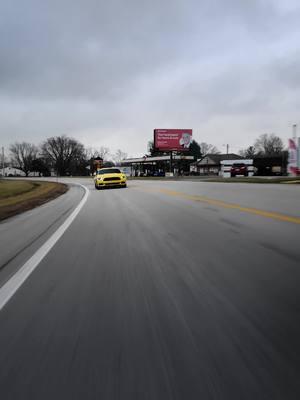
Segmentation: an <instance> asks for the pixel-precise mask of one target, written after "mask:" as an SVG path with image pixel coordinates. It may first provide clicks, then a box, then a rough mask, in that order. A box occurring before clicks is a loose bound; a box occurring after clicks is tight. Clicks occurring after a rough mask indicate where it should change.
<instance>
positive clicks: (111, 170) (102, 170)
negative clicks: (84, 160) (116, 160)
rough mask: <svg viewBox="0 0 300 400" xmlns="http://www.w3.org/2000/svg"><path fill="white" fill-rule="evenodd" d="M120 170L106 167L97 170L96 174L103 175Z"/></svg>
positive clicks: (117, 172)
mask: <svg viewBox="0 0 300 400" xmlns="http://www.w3.org/2000/svg"><path fill="white" fill-rule="evenodd" d="M120 173H121V171H120V170H119V169H118V168H108V169H99V170H98V171H97V174H98V175H103V174H120Z"/></svg>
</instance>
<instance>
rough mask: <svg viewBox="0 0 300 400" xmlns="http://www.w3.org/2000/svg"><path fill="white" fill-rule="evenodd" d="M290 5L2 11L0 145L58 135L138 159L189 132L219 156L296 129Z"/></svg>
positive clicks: (137, 1) (299, 105) (35, 6)
mask: <svg viewBox="0 0 300 400" xmlns="http://www.w3.org/2000/svg"><path fill="white" fill-rule="evenodd" d="M299 4H300V2H299V0H285V1H283V0H270V1H268V0H264V1H263V0H207V1H201V0H147V1H146V0H110V1H102V0H26V1H25V0H19V1H16V0H2V1H1V2H0V138H1V143H0V145H2V146H3V145H4V146H6V148H7V147H8V145H9V144H10V143H12V142H14V141H23V140H24V141H29V142H33V143H36V144H38V143H40V142H41V141H43V140H44V139H45V138H47V137H49V136H56V135H61V134H66V135H69V136H72V137H75V138H76V139H78V140H80V141H81V142H82V143H84V144H85V145H87V146H93V147H99V146H107V147H109V148H110V149H111V151H112V152H113V151H115V150H116V149H118V148H120V149H122V150H123V151H125V152H126V153H128V155H130V156H136V155H142V154H144V153H145V152H146V151H147V142H148V140H150V139H152V136H153V129H154V128H192V129H193V136H194V139H196V140H197V141H199V142H202V141H205V142H209V143H212V144H215V145H216V146H217V147H218V148H219V149H220V150H221V151H225V147H224V146H223V145H224V144H227V143H228V144H229V145H230V151H234V152H236V151H238V149H240V148H243V147H246V146H248V145H250V144H252V143H253V141H254V140H255V138H256V137H257V136H259V135H260V134H261V133H266V132H270V133H271V132H274V133H276V134H278V135H279V136H281V137H282V138H283V139H284V140H285V141H286V139H287V138H288V137H289V136H290V135H291V129H292V128H291V126H292V124H293V123H299V124H300V72H299V71H300V6H299Z"/></svg>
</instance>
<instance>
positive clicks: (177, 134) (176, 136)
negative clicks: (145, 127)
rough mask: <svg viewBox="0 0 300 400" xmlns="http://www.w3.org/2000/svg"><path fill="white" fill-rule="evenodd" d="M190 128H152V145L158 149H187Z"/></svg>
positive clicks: (191, 133) (190, 135) (191, 132)
mask: <svg viewBox="0 0 300 400" xmlns="http://www.w3.org/2000/svg"><path fill="white" fill-rule="evenodd" d="M192 136H193V130H192V129H154V147H155V148H156V149H157V150H160V151H172V150H174V151H188V150H189V148H190V144H191V142H192Z"/></svg>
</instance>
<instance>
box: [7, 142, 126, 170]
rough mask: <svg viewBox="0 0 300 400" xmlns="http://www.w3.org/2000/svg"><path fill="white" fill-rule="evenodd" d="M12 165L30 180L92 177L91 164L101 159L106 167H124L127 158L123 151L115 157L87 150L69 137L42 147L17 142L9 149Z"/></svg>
mask: <svg viewBox="0 0 300 400" xmlns="http://www.w3.org/2000/svg"><path fill="white" fill-rule="evenodd" d="M9 152H10V160H9V163H10V164H11V165H12V166H13V167H14V168H18V169H19V170H21V171H23V172H24V173H25V175H26V176H28V175H29V173H30V172H38V173H39V174H40V175H43V176H49V175H50V174H51V172H52V171H54V172H55V173H56V174H57V175H60V176H64V175H88V174H89V173H90V168H91V165H90V164H91V160H93V159H94V158H97V157H101V158H102V159H103V160H104V166H114V165H116V164H117V165H118V164H120V162H121V160H123V159H125V158H126V157H127V154H126V153H124V152H123V151H122V150H120V149H119V150H117V151H116V153H114V154H111V153H110V150H109V148H108V147H103V146H101V147H100V148H93V147H85V146H84V145H83V144H82V143H80V142H79V141H78V140H76V139H74V138H71V137H68V136H66V135H62V136H53V137H49V138H47V139H46V140H45V141H44V142H43V143H42V144H41V145H40V146H36V145H35V144H33V143H28V142H16V143H14V144H11V145H10V146H9Z"/></svg>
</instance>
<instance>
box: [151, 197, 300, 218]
mask: <svg viewBox="0 0 300 400" xmlns="http://www.w3.org/2000/svg"><path fill="white" fill-rule="evenodd" d="M158 190H159V192H161V193H164V194H167V195H169V196H174V197H180V198H182V199H186V200H191V201H196V202H200V203H206V204H210V205H215V206H218V207H222V208H230V209H232V210H238V211H242V212H245V213H248V214H254V215H259V216H261V217H265V218H271V219H275V220H277V221H285V222H292V223H294V224H299V225H300V218H299V217H292V216H290V215H285V214H280V213H276V212H270V211H264V210H259V209H257V208H251V207H243V206H241V205H239V204H232V203H226V202H225V201H221V200H215V199H210V198H208V197H205V196H197V195H189V194H186V193H182V192H177V191H174V190H169V189H158Z"/></svg>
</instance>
